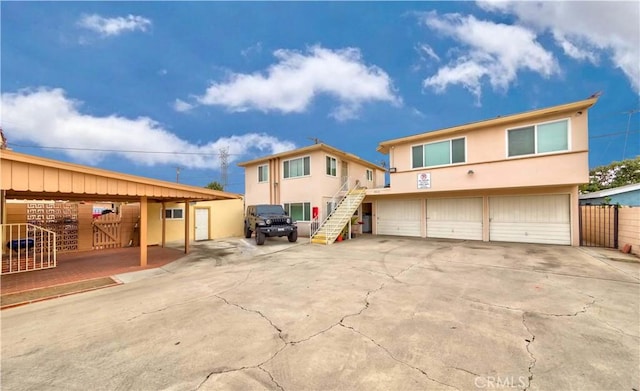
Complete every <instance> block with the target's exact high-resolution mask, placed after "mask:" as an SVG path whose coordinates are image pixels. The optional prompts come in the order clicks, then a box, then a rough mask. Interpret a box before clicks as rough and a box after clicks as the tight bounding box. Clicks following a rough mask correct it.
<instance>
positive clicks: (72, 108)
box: [0, 88, 295, 169]
mask: <svg viewBox="0 0 640 391" xmlns="http://www.w3.org/2000/svg"><path fill="white" fill-rule="evenodd" d="M1 103H2V118H0V123H2V125H3V130H4V132H5V134H6V136H7V138H8V140H9V143H10V144H11V143H16V144H17V143H20V142H28V143H31V144H35V145H39V146H64V147H66V148H70V149H67V150H65V153H66V154H67V155H69V156H71V157H73V158H74V159H76V160H77V161H79V162H82V163H86V164H92V165H95V164H97V163H99V162H100V161H101V160H102V159H104V158H106V157H108V156H110V155H116V156H119V157H122V158H125V159H127V160H129V161H131V162H134V163H137V164H142V165H148V166H153V165H158V164H172V165H179V166H181V167H187V168H209V169H211V168H217V167H218V166H219V161H218V154H219V152H220V149H221V148H228V150H229V155H230V156H229V161H230V163H231V162H233V161H236V160H238V159H243V158H252V157H253V156H255V155H256V154H259V155H268V154H272V153H278V152H282V151H286V150H291V149H294V148H295V145H294V144H293V143H291V142H289V141H285V140H279V139H277V138H276V137H272V136H268V135H266V134H259V133H248V134H243V135H237V136H230V137H222V138H219V139H217V140H215V141H210V142H208V143H206V144H193V143H191V142H189V141H187V140H183V139H181V138H180V137H178V136H177V135H175V134H173V133H171V132H169V131H168V130H166V129H165V128H163V127H162V126H161V124H159V123H157V122H156V121H154V120H152V119H150V118H147V117H139V118H135V119H130V118H125V117H121V116H117V115H110V116H108V117H95V116H91V115H87V114H83V113H81V112H80V110H79V108H80V106H81V103H80V102H77V101H74V100H71V99H69V98H67V97H66V96H65V92H64V91H63V90H62V89H47V88H39V89H35V90H21V91H19V92H17V93H3V94H2V100H1ZM45 135H46V137H44V136H45ZM74 148H76V149H74ZM83 148H85V149H102V150H112V151H114V152H99V151H87V150H82V149H83ZM117 151H148V152H166V153H132V152H117ZM185 153H187V154H185ZM201 154H206V155H201Z"/></svg>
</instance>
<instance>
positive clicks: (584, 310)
mask: <svg viewBox="0 0 640 391" xmlns="http://www.w3.org/2000/svg"><path fill="white" fill-rule="evenodd" d="M587 296H589V297H591V299H592V300H591V302H589V303H587V304H585V305H584V306H583V307H582V309H581V310H579V311H576V312H574V313H569V314H552V313H548V312H540V311H531V310H525V309H524V308H520V307H510V306H507V305H500V304H493V303H486V302H484V301H480V300H473V299H470V298H468V297H462V299H463V300H466V301H469V302H471V303H477V304H482V305H486V306H489V307H497V308H502V309H505V310H509V311H519V312H523V313H524V312H528V313H530V314H536V315H542V316H553V317H557V318H562V317H574V316H578V314H584V313H585V312H587V311H588V310H589V308H591V306H593V305H594V304H595V303H596V299H595V298H594V297H593V296H591V295H587Z"/></svg>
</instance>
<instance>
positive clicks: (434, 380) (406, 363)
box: [339, 323, 460, 391]
mask: <svg viewBox="0 0 640 391" xmlns="http://www.w3.org/2000/svg"><path fill="white" fill-rule="evenodd" d="M339 325H340V326H341V327H344V328H346V329H349V330H351V331H353V332H355V333H357V334H359V335H361V336H362V337H364V338H366V339H368V340H369V341H371V342H372V343H373V344H374V345H376V346H377V347H379V348H380V349H382V350H383V351H384V352H385V353H386V354H387V355H388V356H389V357H391V359H393V360H394V361H396V362H399V363H400V364H403V365H405V366H407V367H409V368H411V369H413V370H415V371H418V372H420V373H421V374H422V375H424V376H425V377H426V378H427V379H429V380H431V381H432V382H434V383H438V384H440V385H443V386H447V387H450V388H455V389H456V390H459V391H460V389H459V388H458V387H456V386H452V385H451V384H447V383H443V382H441V381H439V380H437V379H434V378H432V377H431V376H429V374H428V373H427V372H426V371H425V370H424V369H421V368H419V367H416V366H414V365H411V364H409V363H408V362H406V361H402V360H400V359H399V358H397V357H395V356H394V355H393V354H392V353H391V352H390V351H389V349H387V348H386V347H384V346H382V345H380V344H379V343H378V342H377V341H376V340H374V339H373V338H371V337H369V336H368V335H366V334H364V333H362V332H360V331H359V330H357V329H355V328H353V327H351V326H347V325H345V324H343V323H340V324H339Z"/></svg>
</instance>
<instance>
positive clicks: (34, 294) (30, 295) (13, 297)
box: [0, 277, 120, 309]
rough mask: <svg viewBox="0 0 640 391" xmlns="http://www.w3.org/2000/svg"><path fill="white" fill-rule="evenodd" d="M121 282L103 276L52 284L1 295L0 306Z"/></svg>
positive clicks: (40, 299) (44, 298) (14, 305)
mask: <svg viewBox="0 0 640 391" xmlns="http://www.w3.org/2000/svg"><path fill="white" fill-rule="evenodd" d="M119 284H120V282H117V281H115V280H113V279H112V278H110V277H103V278H94V279H93V280H85V281H80V282H73V283H70V284H62V285H56V286H50V287H47V288H40V289H33V290H29V291H24V292H16V293H7V294H5V295H2V296H0V308H1V309H5V308H10V307H17V306H19V305H23V304H29V303H35V302H37V301H42V300H47V299H53V298H56V297H62V296H67V295H71V294H74V293H81V292H86V291H91V290H94V289H100V288H106V287H109V286H114V285H119Z"/></svg>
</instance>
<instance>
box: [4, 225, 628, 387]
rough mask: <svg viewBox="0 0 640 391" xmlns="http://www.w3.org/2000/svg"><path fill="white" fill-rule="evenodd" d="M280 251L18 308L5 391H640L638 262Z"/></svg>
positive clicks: (530, 251) (211, 260) (372, 244)
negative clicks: (162, 390)
mask: <svg viewBox="0 0 640 391" xmlns="http://www.w3.org/2000/svg"><path fill="white" fill-rule="evenodd" d="M280 239H282V240H279V239H275V238H274V239H270V240H267V243H266V244H265V245H264V246H261V247H256V246H255V245H254V244H253V241H245V240H244V239H233V240H228V241H215V242H205V243H200V244H198V245H196V246H194V252H193V253H192V254H191V255H189V256H187V257H185V258H182V259H181V260H179V261H177V262H174V263H173V264H170V265H168V266H166V267H164V268H163V269H161V270H156V271H154V272H153V273H150V272H148V271H147V272H145V273H146V274H137V275H135V276H131V275H129V276H121V278H122V279H123V280H126V281H125V282H127V283H125V284H123V285H120V286H117V287H114V288H108V289H103V290H99V291H93V292H88V293H84V294H80V295H75V296H69V297H64V298H60V299H56V300H51V301H46V302H40V303H36V304H31V305H27V306H23V307H18V308H12V309H8V310H4V311H2V313H1V317H2V389H3V390H83V391H84V390H158V389H168V390H216V389H224V390H261V389H268V390H430V389H444V390H455V389H458V390H474V389H509V390H518V389H528V390H569V389H574V390H626V391H632V390H638V389H639V386H640V375H639V368H640V318H639V316H640V315H639V309H640V265H639V264H637V263H625V262H616V261H611V260H607V259H605V258H603V257H601V256H600V255H598V253H595V252H593V251H590V250H585V249H578V248H570V247H557V246H536V245H518V244H495V243H491V244H488V243H481V242H460V241H434V240H422V239H409V238H391V237H359V238H358V239H357V240H351V241H346V242H342V243H336V244H334V245H331V246H321V245H309V244H306V242H305V241H304V240H303V239H301V240H300V241H299V243H298V244H296V245H293V246H292V245H290V244H289V243H288V242H287V241H286V238H280ZM142 277H144V278H142Z"/></svg>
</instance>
